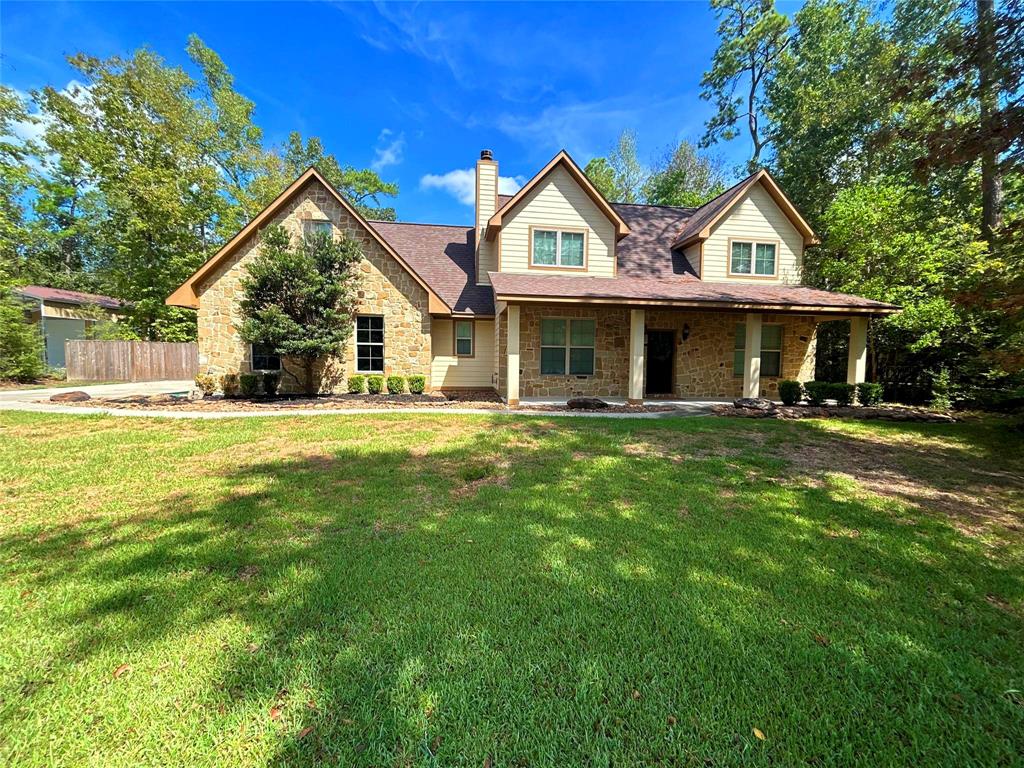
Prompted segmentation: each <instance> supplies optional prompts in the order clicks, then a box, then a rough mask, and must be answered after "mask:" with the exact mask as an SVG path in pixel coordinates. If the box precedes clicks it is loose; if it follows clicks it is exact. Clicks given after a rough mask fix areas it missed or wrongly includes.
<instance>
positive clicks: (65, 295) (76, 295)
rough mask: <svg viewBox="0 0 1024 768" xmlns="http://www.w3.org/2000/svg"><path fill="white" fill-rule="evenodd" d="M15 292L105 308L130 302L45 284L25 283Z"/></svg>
mask: <svg viewBox="0 0 1024 768" xmlns="http://www.w3.org/2000/svg"><path fill="white" fill-rule="evenodd" d="M14 292H15V293H16V294H18V295H19V296H24V297H25V298H28V299H36V300H38V301H53V302H56V303H58V304H74V305H76V306H84V305H87V304H95V305H96V306H99V307H103V308H104V309H122V308H124V307H126V306H128V305H129V302H127V301H122V300H121V299H115V298H114V297H113V296H103V295H102V294H99V293H85V292H83V291H66V290H64V289H63V288H49V287H47V286H45V285H23V286H21V287H20V288H15V289H14Z"/></svg>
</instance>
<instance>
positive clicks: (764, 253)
mask: <svg viewBox="0 0 1024 768" xmlns="http://www.w3.org/2000/svg"><path fill="white" fill-rule="evenodd" d="M730 250H731V255H730V257H729V274H730V275H732V276H737V277H775V276H776V272H775V252H776V251H777V250H778V248H777V244H776V243H757V242H751V241H742V240H733V241H732V247H731V248H730Z"/></svg>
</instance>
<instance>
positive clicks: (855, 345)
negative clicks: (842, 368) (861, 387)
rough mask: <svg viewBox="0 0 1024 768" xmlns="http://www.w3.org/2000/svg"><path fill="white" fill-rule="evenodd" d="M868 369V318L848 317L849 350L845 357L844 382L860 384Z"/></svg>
mask: <svg viewBox="0 0 1024 768" xmlns="http://www.w3.org/2000/svg"><path fill="white" fill-rule="evenodd" d="M867 371H868V319H867V318H866V317H851V318H850V352H849V356H848V357H847V358H846V383H847V384H860V383H861V382H863V381H864V379H865V378H866V376H867Z"/></svg>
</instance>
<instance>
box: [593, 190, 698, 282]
mask: <svg viewBox="0 0 1024 768" xmlns="http://www.w3.org/2000/svg"><path fill="white" fill-rule="evenodd" d="M613 206H614V208H615V210H617V211H618V212H619V215H620V216H621V217H622V218H623V219H625V220H626V223H627V224H629V229H630V233H629V236H628V237H624V238H622V240H620V241H619V247H618V259H619V263H618V269H619V275H622V276H628V277H648V278H650V277H673V276H681V275H684V274H685V275H689V276H690V277H691V278H692V279H696V276H694V274H693V271H692V269H691V268H690V266H689V265H688V264H687V262H686V259H685V258H683V255H682V254H681V253H677V252H673V250H672V242H673V241H674V240H675V239H676V235H677V234H678V233H679V230H680V228H682V227H683V226H684V225H685V224H686V222H687V221H688V220H689V218H690V217H691V216H692V215H693V212H694V210H695V209H693V208H675V207H672V206H667V205H632V204H628V203H613Z"/></svg>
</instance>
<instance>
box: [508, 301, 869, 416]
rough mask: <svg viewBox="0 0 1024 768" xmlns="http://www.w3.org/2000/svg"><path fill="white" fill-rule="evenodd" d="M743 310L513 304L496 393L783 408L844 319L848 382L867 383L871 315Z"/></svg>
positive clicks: (533, 399) (538, 399)
mask: <svg viewBox="0 0 1024 768" xmlns="http://www.w3.org/2000/svg"><path fill="white" fill-rule="evenodd" d="M745 309H748V308H742V309H741V308H736V309H732V308H723V307H713V308H712V307H708V308H706V309H704V308H700V307H692V306H690V307H671V306H664V305H657V304H652V305H649V306H635V305H633V306H630V305H622V304H611V303H600V304H596V303H588V302H577V303H566V302H522V303H511V302H510V303H506V304H504V305H503V306H501V307H500V308H499V315H498V320H497V322H496V324H495V332H496V337H497V339H496V341H497V344H496V346H497V352H498V377H497V378H498V381H497V388H498V392H499V394H500V395H501V396H502V397H503V399H505V400H506V401H507V402H508V403H509V404H510V405H519V404H524V405H525V404H529V403H534V404H540V403H553V402H564V401H565V400H566V399H568V398H570V397H575V396H595V397H600V398H602V399H604V400H606V401H608V402H610V403H620V402H621V403H629V404H632V405H640V404H644V403H650V404H655V403H660V404H665V403H667V402H668V403H679V404H690V403H694V402H701V401H703V402H706V403H711V402H721V401H723V400H731V399H735V398H737V397H762V396H763V397H769V398H773V399H777V398H778V384H779V382H780V381H782V380H785V379H795V380H799V381H809V380H811V379H813V378H814V365H815V351H816V332H817V325H818V323H819V322H821V321H824V320H835V319H839V318H840V317H849V318H850V354H849V361H848V381H849V382H850V383H858V382H861V381H864V375H865V371H866V352H867V343H866V342H867V316H866V315H859V314H855V313H842V314H840V313H837V312H821V313H804V312H801V311H800V310H799V309H795V311H789V312H787V311H785V308H781V307H772V308H771V311H769V312H752V311H744V310H745ZM563 357H564V363H563V362H561V360H562V359H563Z"/></svg>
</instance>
